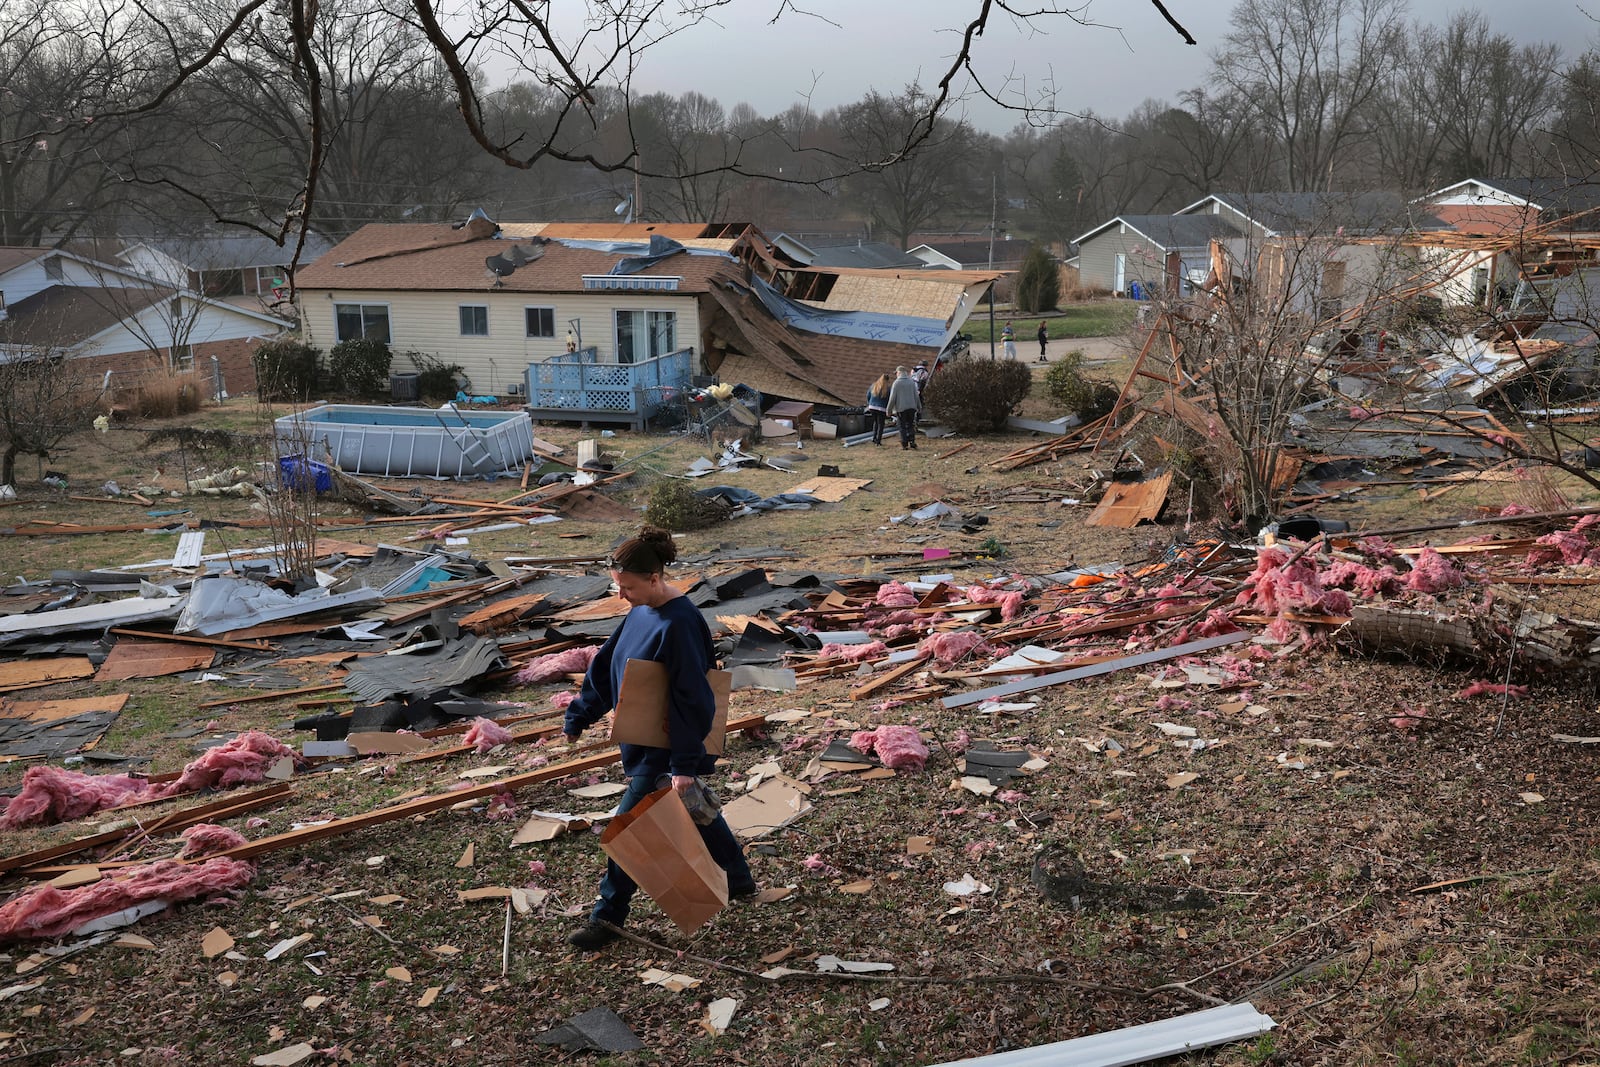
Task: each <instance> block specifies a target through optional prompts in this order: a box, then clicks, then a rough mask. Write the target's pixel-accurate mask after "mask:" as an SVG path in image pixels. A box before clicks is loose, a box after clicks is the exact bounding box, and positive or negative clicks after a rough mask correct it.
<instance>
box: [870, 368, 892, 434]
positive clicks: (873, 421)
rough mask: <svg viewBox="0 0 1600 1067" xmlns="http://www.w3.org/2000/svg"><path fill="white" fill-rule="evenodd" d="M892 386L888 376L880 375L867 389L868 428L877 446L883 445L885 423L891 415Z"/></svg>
mask: <svg viewBox="0 0 1600 1067" xmlns="http://www.w3.org/2000/svg"><path fill="white" fill-rule="evenodd" d="M891 384H892V382H891V381H890V379H889V376H888V375H887V374H880V375H878V380H877V381H875V382H873V383H872V384H871V385H869V386H868V387H867V428H868V429H870V430H871V431H872V443H873V444H875V445H881V444H883V422H884V419H885V418H886V417H887V416H888V414H889V386H890V385H891Z"/></svg>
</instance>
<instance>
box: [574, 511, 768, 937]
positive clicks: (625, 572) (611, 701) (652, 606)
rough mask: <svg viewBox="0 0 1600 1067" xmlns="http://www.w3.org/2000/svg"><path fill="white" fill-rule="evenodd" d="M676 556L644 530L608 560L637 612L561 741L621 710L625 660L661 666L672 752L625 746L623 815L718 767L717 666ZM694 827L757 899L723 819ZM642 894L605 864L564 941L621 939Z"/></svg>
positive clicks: (592, 670)
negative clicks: (681, 587)
mask: <svg viewBox="0 0 1600 1067" xmlns="http://www.w3.org/2000/svg"><path fill="white" fill-rule="evenodd" d="M677 555H678V549H677V546H676V545H675V544H673V541H672V535H671V534H670V533H668V532H667V531H665V530H662V529H660V528H658V527H654V526H646V527H645V528H644V529H642V530H640V531H639V534H638V536H637V537H632V538H629V539H628V540H626V541H624V542H623V543H622V544H621V545H619V546H618V547H617V549H616V551H614V552H613V553H612V554H611V580H612V581H614V582H616V583H617V591H618V593H620V594H621V596H622V598H623V599H624V600H626V601H627V602H628V603H629V604H631V605H633V607H632V609H631V610H630V611H629V612H628V615H627V618H625V619H623V620H622V625H621V626H619V627H617V629H616V631H615V632H614V633H613V634H612V635H611V637H610V638H609V639H608V640H607V641H606V643H605V644H604V645H602V646H601V647H600V651H599V652H598V653H596V655H595V657H594V662H593V663H591V664H590V665H589V670H588V673H587V674H585V675H584V678H583V687H582V689H580V690H579V692H578V696H577V699H575V700H574V701H573V702H572V703H571V704H569V705H567V714H566V721H565V725H564V727H563V732H564V733H565V734H566V737H567V740H568V741H576V740H577V739H578V738H579V736H581V735H582V733H583V731H584V729H585V728H586V727H589V726H592V725H594V723H595V722H597V721H598V720H599V719H600V716H602V715H604V714H605V713H606V712H608V711H610V710H611V709H612V708H613V707H614V706H615V705H616V702H617V693H618V691H619V690H620V689H621V688H622V672H623V669H624V667H625V666H626V665H627V662H628V660H630V659H647V660H655V661H656V662H657V663H661V664H664V665H665V666H666V668H667V687H668V711H667V725H668V729H667V735H668V737H669V738H670V739H671V744H672V747H671V748H654V747H651V746H648V745H627V744H625V745H623V746H622V770H623V773H624V774H626V775H627V776H628V789H627V792H625V793H623V795H622V802H621V803H620V804H618V805H617V813H618V814H621V813H622V812H625V811H628V810H630V809H631V808H633V807H634V806H635V805H637V804H638V803H639V802H640V801H641V800H643V799H644V798H645V797H647V796H649V795H650V794H651V793H652V792H654V791H655V790H656V788H657V781H658V780H659V779H663V778H670V779H671V782H672V788H673V789H674V790H675V791H676V792H677V793H678V794H679V795H680V796H683V795H686V794H688V793H689V792H690V791H691V790H693V789H696V788H698V787H699V779H700V776H701V775H705V774H709V773H710V772H711V770H712V768H713V767H715V765H716V762H717V759H716V757H715V756H712V755H710V754H709V753H707V752H706V748H705V739H706V735H707V734H709V733H710V732H711V723H712V718H713V716H714V715H715V714H716V697H715V696H714V695H713V694H712V692H711V685H710V683H708V682H707V681H706V671H707V670H709V669H711V668H712V667H713V666H715V659H716V650H715V647H714V646H713V645H712V642H711V630H710V628H709V627H707V626H706V621H705V617H704V616H702V615H701V614H700V610H699V609H698V608H696V607H695V606H694V604H693V603H691V602H690V601H689V598H688V597H686V596H684V595H683V594H682V593H680V592H679V591H678V590H677V589H675V588H673V587H672V586H671V585H668V584H667V581H666V577H665V574H664V570H665V567H666V565H667V564H668V563H671V562H672V561H673V560H674V559H676V558H677ZM696 825H698V826H699V829H700V836H701V838H702V839H704V841H705V843H706V848H707V849H708V850H710V852H711V858H712V859H714V860H715V861H716V862H717V865H718V866H719V867H721V868H722V869H723V870H725V871H727V872H728V895H729V896H733V897H743V896H749V895H751V894H753V893H755V892H756V883H755V879H754V878H753V877H752V876H751V874H750V865H749V863H748V862H747V861H746V860H745V856H744V849H743V848H741V847H740V845H739V840H738V838H736V837H734V836H733V831H732V830H731V829H730V828H729V827H728V824H727V821H726V820H724V819H723V817H722V815H721V813H720V812H718V814H717V815H716V817H715V818H714V819H712V820H711V822H710V823H709V824H705V825H701V824H699V823H698V822H697V824H696ZM637 889H638V885H637V883H635V882H634V880H633V879H632V878H630V877H628V874H627V872H626V871H624V870H623V869H622V868H621V867H619V866H617V865H616V863H614V862H612V861H610V860H607V861H606V873H605V877H604V878H603V879H601V881H600V898H599V900H597V901H596V902H595V906H594V910H593V911H592V912H591V913H590V915H589V921H588V922H587V923H585V924H584V925H583V927H582V928H580V929H579V930H577V931H575V932H574V933H573V934H572V935H571V936H570V937H568V938H567V940H568V941H570V942H571V943H572V944H573V945H576V946H577V947H578V948H581V949H584V950H585V951H589V952H594V951H597V950H599V949H602V948H604V947H605V946H607V945H609V944H610V943H611V942H613V941H615V940H616V939H617V938H619V937H621V936H622V935H621V934H620V933H618V932H617V929H615V928H618V927H621V926H622V925H623V923H625V922H627V920H628V907H629V904H630V902H631V901H632V900H633V894H634V892H635V891H636V890H637ZM608 924H609V925H608Z"/></svg>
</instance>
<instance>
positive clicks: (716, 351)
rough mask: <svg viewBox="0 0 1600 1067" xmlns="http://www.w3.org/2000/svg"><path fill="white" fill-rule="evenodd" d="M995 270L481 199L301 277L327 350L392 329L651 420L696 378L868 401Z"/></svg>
mask: <svg viewBox="0 0 1600 1067" xmlns="http://www.w3.org/2000/svg"><path fill="white" fill-rule="evenodd" d="M993 277H994V275H993V274H990V273H984V274H967V273H961V272H943V271H941V272H938V274H937V276H929V275H927V274H922V273H919V272H914V271H907V272H889V271H878V270H864V269H857V270H850V269H845V268H839V269H813V268H806V267H804V266H802V265H800V263H799V262H798V261H796V260H794V259H793V258H791V257H790V256H788V255H786V254H784V253H783V252H782V251H780V250H778V249H776V248H775V247H773V246H772V245H770V244H769V243H768V241H767V239H766V238H765V237H764V236H763V235H761V234H760V233H759V232H758V231H756V230H754V229H753V228H752V227H750V226H747V225H744V224H725V223H709V224H707V223H511V222H508V223H498V224H497V223H495V222H493V221H491V220H489V219H488V218H486V217H484V216H483V215H481V214H478V215H475V216H474V217H473V218H472V219H471V220H470V221H468V222H467V223H466V224H464V225H460V226H450V225H445V224H426V223H410V224H373V225H369V226H366V227H363V228H362V229H361V230H359V231H357V232H356V233H355V234H354V235H352V236H351V237H349V238H347V239H346V240H345V241H343V242H341V243H340V244H339V245H338V246H336V247H335V248H334V249H333V250H332V251H331V252H329V253H328V254H327V255H326V256H324V257H322V258H321V259H320V260H318V262H316V263H314V264H312V265H311V266H309V267H307V268H305V269H304V270H303V271H302V272H301V274H300V277H299V291H300V299H301V308H302V312H303V316H302V321H303V324H304V330H305V334H306V340H307V341H308V342H309V343H311V344H313V345H315V346H317V347H319V348H322V349H324V350H326V349H328V348H331V347H332V346H333V345H335V344H337V343H339V342H340V341H345V340H350V339H352V338H361V337H371V338H377V339H379V340H382V341H385V342H386V343H388V344H389V345H390V346H391V348H392V349H393V350H394V351H395V353H396V356H397V360H403V359H404V357H405V355H406V354H407V353H418V354H419V355H420V356H421V357H423V360H422V362H426V361H427V360H429V359H432V360H438V361H441V362H443V363H445V364H447V365H455V366H459V367H460V368H461V373H462V374H463V376H464V377H465V378H466V379H467V383H465V384H470V391H471V392H474V393H489V394H496V395H502V394H503V395H509V396H520V397H524V398H525V402H526V403H527V405H528V408H529V410H530V412H531V413H532V414H533V415H534V417H536V418H546V419H558V420H559V419H584V420H593V421H608V420H610V421H621V422H627V423H629V424H631V425H634V426H638V425H642V424H643V422H644V421H645V420H647V419H648V418H649V417H650V415H651V414H653V413H654V412H655V411H656V410H658V409H659V408H660V407H661V406H662V405H664V404H665V403H666V402H667V401H669V400H670V399H671V397H672V396H673V395H674V394H675V393H676V392H677V391H679V390H683V389H687V388H688V387H689V385H690V383H691V381H692V379H693V377H694V376H696V375H717V376H719V377H720V378H721V379H722V380H724V381H727V382H732V383H744V384H748V385H750V386H751V387H752V388H755V389H758V390H760V391H761V392H762V393H765V394H770V395H774V396H779V397H786V398H789V399H793V400H803V401H811V402H821V403H835V404H855V403H859V398H860V397H861V396H862V395H864V394H865V392H866V388H867V385H868V383H870V382H871V381H872V379H873V378H875V377H877V376H878V375H879V374H881V373H883V372H885V371H888V370H892V369H893V368H894V367H895V366H896V365H897V364H900V363H906V364H910V363H914V362H916V361H918V360H932V359H934V358H936V357H937V356H938V354H939V353H940V351H941V350H942V349H943V348H944V346H945V345H946V344H947V343H948V342H949V340H950V339H951V338H952V337H953V336H954V335H955V333H956V331H957V330H958V329H959V328H960V326H961V324H962V323H963V322H964V321H965V319H966V316H967V314H968V313H970V310H971V308H972V307H973V306H974V305H975V304H976V302H977V300H978V298H979V297H980V296H981V294H982V292H983V291H984V290H985V288H986V287H987V286H988V285H989V284H990V282H991V281H992V279H993ZM414 362H416V361H415V360H414ZM397 365H399V366H403V363H400V364H397ZM418 369H419V370H420V369H422V365H421V363H419V364H418Z"/></svg>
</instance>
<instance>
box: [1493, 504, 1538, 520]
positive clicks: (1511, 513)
mask: <svg viewBox="0 0 1600 1067" xmlns="http://www.w3.org/2000/svg"><path fill="white" fill-rule="evenodd" d="M1532 514H1533V509H1532V508H1530V507H1528V505H1526V504H1507V505H1506V506H1505V507H1503V508H1501V509H1500V517H1501V518H1502V519H1510V518H1514V517H1516V516H1518V515H1532Z"/></svg>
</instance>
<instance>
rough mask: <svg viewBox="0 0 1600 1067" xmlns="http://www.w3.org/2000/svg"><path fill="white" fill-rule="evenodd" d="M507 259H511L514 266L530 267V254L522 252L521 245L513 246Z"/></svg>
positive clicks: (507, 254)
mask: <svg viewBox="0 0 1600 1067" xmlns="http://www.w3.org/2000/svg"><path fill="white" fill-rule="evenodd" d="M505 258H507V259H509V260H510V261H511V262H512V264H513V265H514V266H518V267H526V266H527V265H528V253H526V252H524V251H523V250H522V246H521V245H512V246H511V251H509V252H507V253H506V256H505Z"/></svg>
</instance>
